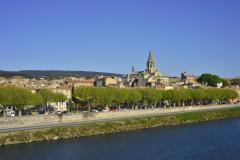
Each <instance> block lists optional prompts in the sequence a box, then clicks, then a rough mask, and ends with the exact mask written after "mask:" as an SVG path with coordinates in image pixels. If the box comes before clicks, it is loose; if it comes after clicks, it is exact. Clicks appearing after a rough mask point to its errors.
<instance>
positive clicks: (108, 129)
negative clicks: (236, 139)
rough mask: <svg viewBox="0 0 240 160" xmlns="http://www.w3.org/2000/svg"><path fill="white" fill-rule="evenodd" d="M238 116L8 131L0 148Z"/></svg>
mask: <svg viewBox="0 0 240 160" xmlns="http://www.w3.org/2000/svg"><path fill="white" fill-rule="evenodd" d="M234 117H240V108H228V109H221V110H210V111H197V112H191V113H179V114H176V115H166V116H152V117H144V118H134V119H128V120H119V121H112V122H101V123H89V124H81V125H78V126H64V127H56V128H50V129H38V130H30V131H17V132H8V133H0V145H9V144H19V143H31V142H36V141H48V140H57V139H65V138H74V137H81V136H91V135H100V134H109V133H117V132H125V131H131V130H136V129H143V128H151V127H164V126H172V125H182V124H189V123H196V122H203V121H210V120H216V119H226V118H234Z"/></svg>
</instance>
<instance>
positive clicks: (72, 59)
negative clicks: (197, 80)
mask: <svg viewBox="0 0 240 160" xmlns="http://www.w3.org/2000/svg"><path fill="white" fill-rule="evenodd" d="M150 48H152V50H153V55H154V57H155V61H156V65H157V67H158V69H159V70H160V71H161V72H162V73H164V74H166V75H179V74H180V73H181V72H183V71H187V72H189V73H191V74H196V75H199V74H201V73H204V72H210V73H214V74H218V75H220V76H223V77H234V76H240V0H85V1H83V0H1V1H0V58H1V61H0V70H26V69H44V70H52V69H57V70H88V71H105V72H115V73H127V72H128V71H129V70H130V67H131V66H132V64H134V65H135V67H136V69H137V70H143V69H145V67H146V59H147V56H148V52H149V49H150Z"/></svg>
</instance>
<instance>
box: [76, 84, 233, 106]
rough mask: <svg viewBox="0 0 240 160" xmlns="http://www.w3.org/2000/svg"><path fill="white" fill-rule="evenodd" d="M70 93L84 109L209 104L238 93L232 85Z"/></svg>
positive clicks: (97, 90)
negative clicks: (114, 106) (82, 103)
mask: <svg viewBox="0 0 240 160" xmlns="http://www.w3.org/2000/svg"><path fill="white" fill-rule="evenodd" d="M73 97H74V98H75V99H77V100H80V101H85V102H86V105H87V106H88V109H90V106H92V107H96V106H105V105H112V104H117V105H119V106H120V105H123V104H128V106H132V108H133V107H134V106H136V105H138V106H144V105H145V106H149V105H151V106H153V107H156V106H157V105H160V106H161V105H162V106H163V105H169V106H184V105H200V104H210V103H213V102H214V101H229V100H231V99H234V98H237V97H238V94H237V92H236V91H234V90H232V89H218V88H208V89H203V88H197V89H175V90H167V91H159V90H156V89H153V88H144V89H121V88H97V87H79V88H76V89H75V90H74V93H73Z"/></svg>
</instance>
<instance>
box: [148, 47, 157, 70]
mask: <svg viewBox="0 0 240 160" xmlns="http://www.w3.org/2000/svg"><path fill="white" fill-rule="evenodd" d="M155 70H156V68H155V63H154V58H153V55H152V50H151V49H150V52H149V55H148V61H147V70H146V71H148V72H150V73H153V72H154V71H155Z"/></svg>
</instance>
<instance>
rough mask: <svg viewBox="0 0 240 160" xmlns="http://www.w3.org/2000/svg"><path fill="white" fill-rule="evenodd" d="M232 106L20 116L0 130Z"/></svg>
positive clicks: (0, 122)
mask: <svg viewBox="0 0 240 160" xmlns="http://www.w3.org/2000/svg"><path fill="white" fill-rule="evenodd" d="M231 106H233V105H221V106H194V107H181V108H180V107H178V108H167V109H164V108H161V109H142V110H121V111H113V112H100V113H90V114H85V113H75V114H67V115H63V116H57V115H37V116H22V117H0V128H2V129H4V128H6V129H7V128H18V127H30V126H36V125H49V124H61V123H69V122H84V121H89V120H94V121H98V120H103V119H104V120H107V119H109V120H111V119H115V118H128V117H129V118H130V117H141V116H148V115H149V116H151V115H155V114H156V115H157V114H159V115H161V114H168V113H169V114H170V113H177V112H187V111H198V110H199V111H203V110H208V109H216V108H229V107H231Z"/></svg>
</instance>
